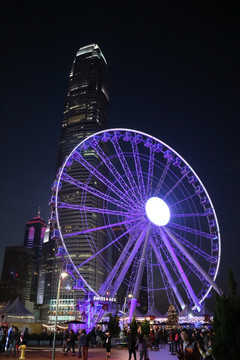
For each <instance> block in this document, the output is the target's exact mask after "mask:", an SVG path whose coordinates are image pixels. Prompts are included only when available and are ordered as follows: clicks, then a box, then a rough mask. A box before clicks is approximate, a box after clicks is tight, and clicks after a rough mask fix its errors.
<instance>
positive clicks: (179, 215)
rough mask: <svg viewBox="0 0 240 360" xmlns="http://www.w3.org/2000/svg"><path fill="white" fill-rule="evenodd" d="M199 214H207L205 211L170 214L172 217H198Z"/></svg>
mask: <svg viewBox="0 0 240 360" xmlns="http://www.w3.org/2000/svg"><path fill="white" fill-rule="evenodd" d="M199 216H209V214H208V213H207V212H203V213H191V214H171V217H172V218H175V217H176V218H187V217H199Z"/></svg>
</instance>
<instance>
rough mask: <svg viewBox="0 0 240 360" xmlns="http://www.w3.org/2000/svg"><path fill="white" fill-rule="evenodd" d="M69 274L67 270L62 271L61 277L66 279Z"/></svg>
mask: <svg viewBox="0 0 240 360" xmlns="http://www.w3.org/2000/svg"><path fill="white" fill-rule="evenodd" d="M67 276H68V273H67V272H64V271H63V272H62V273H61V275H60V277H61V279H64V278H65V277H67Z"/></svg>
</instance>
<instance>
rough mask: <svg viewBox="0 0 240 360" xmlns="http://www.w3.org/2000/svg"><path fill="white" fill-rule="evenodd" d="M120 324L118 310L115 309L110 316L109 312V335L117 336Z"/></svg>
mask: <svg viewBox="0 0 240 360" xmlns="http://www.w3.org/2000/svg"><path fill="white" fill-rule="evenodd" d="M120 330H121V329H120V326H119V317H118V312H117V311H116V314H115V315H114V316H112V314H110V317H109V322H108V331H109V332H110V334H111V336H116V337H117V336H118V335H119V333H120Z"/></svg>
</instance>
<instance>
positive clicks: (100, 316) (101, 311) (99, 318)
mask: <svg viewBox="0 0 240 360" xmlns="http://www.w3.org/2000/svg"><path fill="white" fill-rule="evenodd" d="M105 312H106V311H105V310H103V309H101V310H100V311H99V314H98V317H97V320H96V324H97V323H98V322H99V321H100V320H101V319H102V318H103V316H104V314H105Z"/></svg>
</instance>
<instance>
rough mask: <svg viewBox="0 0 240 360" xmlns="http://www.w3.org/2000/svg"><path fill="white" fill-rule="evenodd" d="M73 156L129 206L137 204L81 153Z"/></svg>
mask: <svg viewBox="0 0 240 360" xmlns="http://www.w3.org/2000/svg"><path fill="white" fill-rule="evenodd" d="M72 156H73V158H74V159H75V160H76V161H78V162H79V163H80V164H81V165H83V166H84V167H85V168H86V169H87V170H88V171H89V172H90V173H91V174H93V175H94V176H95V177H96V178H97V179H99V180H100V181H101V182H102V183H103V184H104V185H105V186H107V188H108V189H109V190H111V191H112V192H114V193H115V194H116V195H117V196H118V197H119V198H120V199H121V200H122V201H125V203H126V204H127V205H128V206H135V201H134V199H131V198H130V197H129V196H127V195H126V193H125V192H122V191H121V190H120V189H119V188H118V187H117V186H115V185H114V184H113V183H112V182H111V181H109V180H108V179H107V178H106V177H105V176H104V175H103V174H101V173H100V172H99V171H98V170H97V169H96V168H95V167H94V166H92V165H91V164H90V163H89V162H88V161H87V160H86V159H84V157H83V156H82V155H80V154H79V153H76V152H75V153H74V154H73V155H72Z"/></svg>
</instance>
